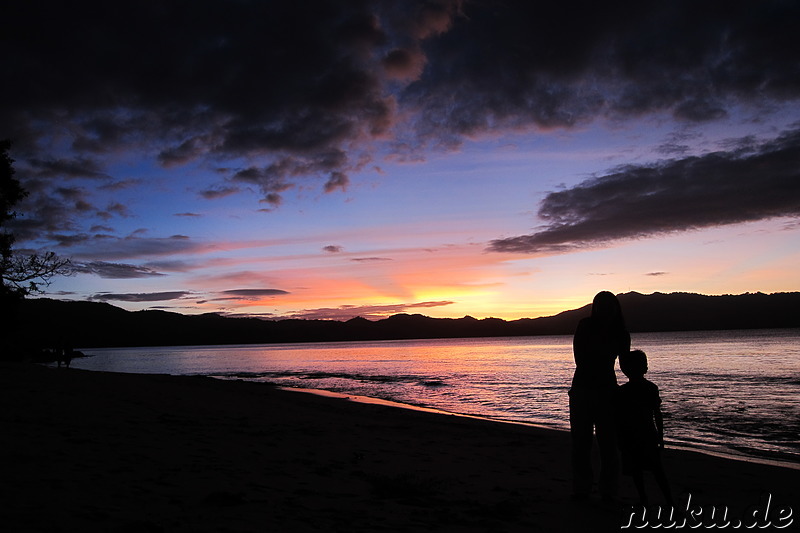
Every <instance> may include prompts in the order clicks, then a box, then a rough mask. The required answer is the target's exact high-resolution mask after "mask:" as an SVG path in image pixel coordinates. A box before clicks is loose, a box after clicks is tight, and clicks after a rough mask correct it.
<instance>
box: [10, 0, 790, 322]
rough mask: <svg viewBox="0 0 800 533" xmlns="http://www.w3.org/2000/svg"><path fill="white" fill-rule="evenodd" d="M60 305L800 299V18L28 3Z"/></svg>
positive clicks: (329, 310)
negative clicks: (764, 295) (67, 272)
mask: <svg viewBox="0 0 800 533" xmlns="http://www.w3.org/2000/svg"><path fill="white" fill-rule="evenodd" d="M3 9H4V12H3V17H2V20H0V35H2V37H0V39H2V43H3V46H2V58H3V59H2V61H3V72H4V76H5V79H6V80H8V81H7V82H6V83H4V84H2V86H0V93H1V97H0V126H2V127H1V128H0V138H9V139H11V140H12V142H13V146H12V151H11V155H12V157H13V158H14V159H15V167H16V170H17V177H18V178H19V179H20V181H21V182H22V183H23V185H24V186H25V188H26V189H27V190H28V191H29V192H30V195H29V196H28V198H27V199H26V200H25V201H24V203H23V204H21V205H20V206H18V209H17V211H19V213H20V216H19V217H18V218H17V220H16V221H15V222H14V223H13V229H14V231H15V232H16V234H17V235H18V239H17V245H16V247H17V249H18V250H19V251H20V252H22V253H24V252H25V251H26V250H53V251H56V252H57V253H58V254H59V255H62V256H64V257H69V258H71V259H72V262H73V265H74V266H75V268H76V274H75V275H73V276H70V277H67V278H59V279H57V280H56V281H55V282H54V283H53V284H52V285H51V286H50V287H49V288H48V293H47V295H48V296H50V297H57V298H63V299H81V300H82V299H92V300H96V301H107V302H110V303H113V304H115V305H119V306H122V307H125V308H127V309H143V308H164V309H173V310H176V311H179V312H187V313H198V312H209V311H213V312H223V313H227V314H232V315H237V314H249V315H259V316H266V317H285V316H299V317H324V318H350V317H352V316H356V315H361V316H365V317H371V318H372V317H380V316H386V315H388V314H393V313H398V312H418V313H423V314H427V315H430V316H463V315H466V314H470V315H473V316H476V317H486V316H496V317H503V318H516V317H523V316H527V317H535V316H541V315H547V314H554V313H556V312H559V311H561V310H564V309H568V308H573V307H578V306H580V305H583V304H585V303H587V302H589V301H590V300H591V298H592V296H593V295H594V293H595V292H597V291H598V290H601V289H607V290H612V291H614V292H627V291H630V290H635V291H639V292H645V293H649V292H655V291H660V292H673V291H686V292H701V293H705V294H724V293H740V292H748V291H749V292H755V291H763V292H779V291H795V290H798V289H800V286H798V282H799V281H800V278H799V277H798V275H797V272H798V271H800V224H798V215H800V175H799V174H800V105H798V102H799V99H800V60H799V59H798V58H800V41H799V40H798V38H797V36H798V35H800V4H798V3H797V2H793V1H774V0H765V1H748V2H743V1H729V0H725V1H721V0H720V1H714V2H711V1H696V0H693V1H688V0H686V1H671V2H648V1H637V2H574V1H564V2H557V3H552V2H531V1H517V2H514V1H503V2H478V1H475V2H468V1H446V0H443V1H427V2H422V1H403V2H392V1H385V2H381V1H374V2H368V1H364V2H333V1H331V2H319V1H304V2H286V3H284V2H265V1H253V2H247V1H237V2H210V1H204V0H199V1H192V2H188V1H187V2H155V1H153V2H139V1H137V2H77V3H64V2H46V1H45V2H36V1H29V2H15V3H12V4H9V5H7V6H4V8H3Z"/></svg>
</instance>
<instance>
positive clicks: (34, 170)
mask: <svg viewBox="0 0 800 533" xmlns="http://www.w3.org/2000/svg"><path fill="white" fill-rule="evenodd" d="M27 163H28V165H29V166H30V169H29V171H28V172H29V174H30V175H31V176H35V177H54V176H58V177H63V178H99V179H107V178H110V176H109V175H108V174H105V173H104V172H102V168H101V166H100V164H99V163H97V161H94V160H92V159H89V158H86V157H74V158H71V159H47V160H43V159H37V158H35V157H34V158H30V159H28V160H27Z"/></svg>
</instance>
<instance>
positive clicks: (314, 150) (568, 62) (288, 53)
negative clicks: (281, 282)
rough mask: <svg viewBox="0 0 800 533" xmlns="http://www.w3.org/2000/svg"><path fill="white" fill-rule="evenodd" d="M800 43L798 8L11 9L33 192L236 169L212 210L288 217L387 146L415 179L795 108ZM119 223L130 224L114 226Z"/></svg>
mask: <svg viewBox="0 0 800 533" xmlns="http://www.w3.org/2000/svg"><path fill="white" fill-rule="evenodd" d="M43 13H46V16H43ZM798 34H800V3H798V2H792V1H786V0H760V1H757V2H756V1H745V0H710V1H704V2H697V1H695V0H673V1H670V2H662V1H656V0H640V1H637V2H630V1H622V0H616V1H612V2H596V1H588V0H567V1H562V2H544V3H543V2H531V1H529V0H504V1H503V2H480V1H471V2H468V1H462V0H409V1H404V2H392V1H390V0H375V1H367V0H355V1H353V2H337V1H333V0H308V1H304V2H251V1H241V2H226V3H224V4H223V3H220V2H214V1H211V0H197V1H195V2H192V3H191V8H190V9H189V8H187V5H185V4H184V3H174V2H166V3H165V2H156V1H144V2H129V1H122V2H106V1H100V0H95V1H88V2H82V3H80V4H79V5H73V4H72V3H68V2H56V1H43V2H11V3H8V5H5V6H4V8H3V17H2V19H0V35H2V36H3V49H2V52H0V53H2V59H3V73H4V76H5V77H6V78H7V79H9V80H13V82H10V83H4V84H2V85H0V124H2V126H3V131H2V132H1V133H2V136H4V137H5V136H8V137H10V138H12V139H13V140H14V141H15V145H14V154H15V157H17V159H18V160H19V161H20V165H21V166H20V168H24V169H26V176H25V180H26V181H25V182H24V184H25V186H26V188H28V189H29V190H31V187H30V185H31V182H32V180H37V179H38V180H51V179H52V178H54V177H60V178H64V179H84V178H89V179H98V178H99V179H104V182H102V185H99V188H104V189H107V190H111V189H114V188H120V187H124V186H127V185H130V184H131V182H130V181H128V182H126V181H113V179H109V176H108V173H107V170H106V167H107V166H109V165H110V164H111V163H112V162H116V161H117V159H115V157H116V156H117V155H118V154H119V153H120V152H122V151H128V152H136V153H137V154H139V155H145V156H147V157H149V158H150V160H151V161H153V162H156V163H157V164H160V165H162V166H163V167H165V168H171V167H175V166H179V165H185V164H187V163H190V162H191V163H196V164H198V165H199V166H203V165H205V167H206V168H211V169H216V168H225V169H228V170H227V171H226V172H224V173H222V177H220V179H221V180H223V181H222V184H220V185H219V186H218V187H212V188H209V189H207V190H205V191H203V192H202V193H201V195H203V196H204V197H207V198H218V197H220V196H224V195H227V194H232V193H233V192H235V190H236V188H235V185H231V183H230V181H228V180H232V181H233V182H234V183H235V184H242V183H247V184H251V185H254V186H256V187H257V188H258V189H259V191H260V193H261V195H262V199H261V201H262V202H264V203H266V204H268V205H269V206H270V207H269V208H268V209H272V208H275V207H277V206H279V205H280V204H281V202H282V200H283V198H282V195H283V193H285V192H286V191H287V190H288V189H289V188H291V187H293V186H295V185H297V184H298V183H299V182H301V181H302V180H304V179H305V178H306V177H308V176H312V177H316V178H318V179H319V180H320V188H321V190H323V191H325V192H328V193H330V192H333V191H338V190H344V189H345V188H346V187H347V186H348V183H349V180H350V176H351V175H352V174H353V173H354V172H357V171H359V170H361V169H364V168H367V165H368V164H369V163H370V161H371V159H372V154H373V152H374V150H375V145H376V143H383V142H387V143H390V144H391V147H392V149H393V150H394V151H395V153H394V154H392V155H393V156H394V159H395V160H398V161H415V160H419V159H420V157H421V156H420V150H421V149H423V148H430V147H439V148H444V149H451V148H453V147H457V146H458V145H459V144H460V143H461V142H462V141H463V139H464V138H467V137H470V136H477V135H481V134H485V133H494V132H497V131H503V130H508V129H512V130H514V131H524V130H530V129H537V128H538V129H550V128H571V127H574V126H576V125H582V124H585V123H586V122H588V121H591V120H594V119H597V118H609V117H610V118H613V119H618V118H628V117H635V116H640V115H643V114H648V113H660V114H664V113H666V114H672V116H673V117H674V118H675V119H677V120H679V121H684V122H687V123H695V122H707V121H713V120H716V119H719V118H721V117H724V116H726V115H727V114H729V113H731V110H732V109H734V108H738V109H741V108H746V107H748V106H769V105H772V104H775V103H784V102H791V101H796V100H797V98H798V97H799V96H800V67H798V62H797V57H799V56H800V40H798V39H797V35H798ZM98 43H99V44H98ZM687 146H688V145H687V143H679V142H673V143H671V144H668V143H665V144H664V145H663V146H662V147H661V150H662V153H665V154H669V155H672V156H675V155H681V154H685V153H687V151H686V147H687ZM243 161H245V163H242V162H243ZM242 165H246V166H245V167H244V168H242ZM180 178H181V179H182V178H184V176H180ZM105 182H108V183H105ZM32 196H34V195H33V194H32ZM51 196H52V195H51ZM50 200H51V201H52V202H55V201H56V200H59V201H61V202H64V201H67V200H66V199H64V198H60V199H58V198H55V197H52V198H50ZM91 205H92V202H91V201H89V200H87V199H83V202H82V203H77V202H75V201H72V204H71V205H70V206H68V207H65V208H62V209H61V212H60V213H59V215H58V218H59V219H60V220H61V222H60V223H56V222H54V220H55V219H56V218H57V217H56V216H55V215H49V214H48V213H45V212H43V211H38V210H36V209H33V210H32V211H31V215H30V218H38V217H39V216H43V217H47V220H44V221H42V222H40V223H38V230H37V224H33V223H32V224H29V225H28V227H27V234H26V235H27V238H32V237H36V236H39V235H41V233H39V234H37V233H36V231H39V232H42V231H48V229H47V228H51V227H53V226H58V227H59V228H61V229H60V230H62V231H66V230H67V228H68V226H69V225H70V224H72V223H73V222H72V221H73V220H75V219H76V218H77V217H81V216H84V215H85V214H86V213H88V212H90V211H91ZM268 209H267V210H268ZM34 212H35V214H34ZM112 214H120V215H122V216H125V215H124V214H123V213H114V212H113V211H110V210H108V209H106V210H102V211H99V213H98V216H100V217H104V218H108V217H110V216H112ZM49 231H53V230H52V229H50V230H49Z"/></svg>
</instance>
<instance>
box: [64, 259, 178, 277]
mask: <svg viewBox="0 0 800 533" xmlns="http://www.w3.org/2000/svg"><path fill="white" fill-rule="evenodd" d="M72 269H73V270H74V271H75V272H76V273H78V274H95V275H97V276H100V277H101V278H106V279H135V278H151V277H155V276H163V275H164V274H162V273H160V272H157V271H155V270H153V269H151V268H147V267H143V266H137V265H127V264H123V263H107V262H105V261H90V262H88V263H75V264H73V265H72Z"/></svg>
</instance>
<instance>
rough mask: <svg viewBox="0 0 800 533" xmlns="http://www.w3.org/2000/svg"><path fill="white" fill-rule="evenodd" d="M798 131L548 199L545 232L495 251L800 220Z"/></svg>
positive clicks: (551, 249) (634, 170)
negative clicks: (743, 149)
mask: <svg viewBox="0 0 800 533" xmlns="http://www.w3.org/2000/svg"><path fill="white" fill-rule="evenodd" d="M798 161H800V129H797V130H794V131H790V132H787V133H785V134H783V135H781V136H780V137H778V138H777V139H775V140H772V141H768V142H765V143H763V144H761V145H760V146H759V147H758V149H756V150H754V151H748V152H747V153H744V154H743V153H741V152H740V151H732V152H714V153H710V154H707V155H703V156H698V157H688V158H685V159H677V160H671V161H666V162H663V163H660V164H655V165H648V166H627V167H623V168H620V169H618V170H617V171H616V172H614V173H612V174H609V175H606V176H601V177H597V178H592V179H589V180H587V181H584V182H583V183H580V184H579V185H577V186H575V187H573V188H570V189H566V190H562V191H557V192H552V193H550V194H548V195H547V196H546V197H545V199H544V200H543V201H542V203H541V205H540V207H539V217H540V218H541V219H543V220H544V221H545V223H546V224H545V226H544V227H543V228H542V229H541V230H540V231H538V232H536V233H533V234H531V235H522V236H519V237H511V238H505V239H498V240H495V241H493V242H492V243H491V245H490V247H489V249H490V250H492V251H497V252H521V253H559V252H568V251H572V250H576V249H581V248H587V247H593V246H598V245H602V244H605V243H608V242H610V241H614V240H619V239H632V238H638V237H645V236H651V235H660V234H666V233H672V232H677V231H687V230H693V229H698V228H705V227H711V226H721V225H726V224H736V223H740V222H749V221H755V220H762V219H769V218H774V217H782V216H789V217H797V216H800V166H798Z"/></svg>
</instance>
